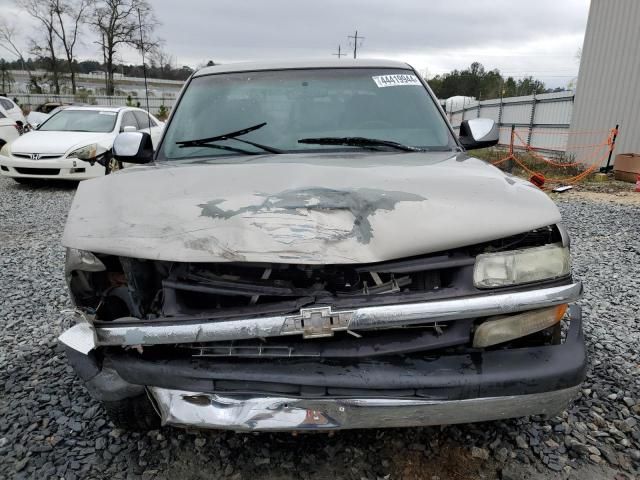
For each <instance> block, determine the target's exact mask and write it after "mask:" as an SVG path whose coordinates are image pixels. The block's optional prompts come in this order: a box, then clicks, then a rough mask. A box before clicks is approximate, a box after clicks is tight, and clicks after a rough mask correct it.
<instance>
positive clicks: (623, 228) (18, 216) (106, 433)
mask: <svg viewBox="0 0 640 480" xmlns="http://www.w3.org/2000/svg"><path fill="white" fill-rule="evenodd" d="M73 193H74V189H73V188H70V187H68V186H67V187H63V186H58V185H56V186H48V187H42V188H29V187H24V186H20V185H17V184H14V182H12V181H10V180H7V179H4V178H0V206H1V208H0V265H1V269H0V291H1V292H2V294H1V296H0V345H2V347H1V348H0V478H36V479H42V478H65V479H75V478H83V479H84V478H109V479H120V478H143V479H152V478H185V479H201V478H233V479H242V478H254V477H258V476H260V477H263V478H275V479H292V478H309V479H325V478H326V479H335V478H350V479H351V478H352V479H357V480H360V479H377V478H381V479H398V478H421V479H428V480H433V479H442V480H444V479H448V478H455V479H467V478H469V479H472V478H488V479H490V478H502V479H519V478H549V479H551V478H561V477H565V478H566V477H568V478H576V479H597V478H608V479H616V480H622V479H627V478H636V475H637V471H638V470H637V469H638V468H639V467H640V428H639V426H638V420H640V383H639V380H638V373H640V359H639V354H638V345H639V343H638V341H639V340H640V314H639V313H638V305H639V304H640V239H639V238H638V233H639V232H640V205H628V204H622V203H611V202H595V201H589V200H585V199H583V198H579V197H574V198H572V197H571V194H570V193H568V194H565V196H561V197H558V198H557V201H558V202H559V204H560V207H561V209H562V211H563V214H564V217H565V221H566V223H567V225H568V227H569V230H570V232H571V234H572V240H573V251H572V253H573V261H574V272H575V275H576V277H578V278H580V279H582V280H583V281H584V283H585V287H586V292H585V297H584V299H583V300H582V302H581V303H582V305H583V307H584V313H585V317H586V325H585V329H586V335H587V342H588V348H589V353H590V358H591V363H592V365H591V368H590V372H589V375H588V378H587V380H586V382H585V384H584V386H583V390H582V393H581V395H580V397H579V398H578V399H577V400H576V402H575V403H574V404H573V405H572V406H571V407H570V408H569V409H568V411H566V412H564V413H563V414H562V415H561V416H558V417H555V418H552V419H550V420H547V421H545V420H542V419H539V418H535V417H534V418H529V419H519V420H513V421H504V422H490V423H484V424H476V425H463V426H450V427H443V428H415V429H397V430H379V431H347V432H340V433H336V434H335V435H333V436H330V435H327V434H308V435H300V436H298V437H294V436H292V435H289V434H269V435H267V434H260V435H250V434H233V433H228V432H222V433H217V432H197V431H185V430H179V429H175V428H163V429H162V430H157V431H153V432H149V433H148V434H136V433H127V432H123V431H121V430H118V429H115V428H114V427H113V426H112V425H111V424H110V423H109V421H108V419H107V418H106V417H105V415H104V412H103V411H102V409H101V408H100V406H99V405H98V404H97V403H96V402H94V401H93V400H92V399H91V398H90V397H89V395H88V394H87V392H86V391H85V390H84V388H83V386H82V385H81V383H80V382H79V381H78V380H77V379H76V377H75V376H74V374H73V372H72V370H71V369H70V368H69V367H67V366H66V363H65V358H64V354H63V353H62V352H61V350H60V348H59V347H58V345H57V342H56V337H57V335H58V334H59V333H60V331H61V330H62V328H63V324H64V323H65V319H64V315H63V314H61V313H60V312H61V310H63V309H65V308H68V307H69V301H68V298H67V294H66V291H65V286H64V281H63V276H62V265H63V249H62V247H61V246H60V235H61V232H62V228H63V225H64V221H65V216H66V212H67V210H68V208H69V205H70V202H71V199H72V197H73ZM639 195H640V194H639Z"/></svg>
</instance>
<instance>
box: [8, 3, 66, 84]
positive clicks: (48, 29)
mask: <svg viewBox="0 0 640 480" xmlns="http://www.w3.org/2000/svg"><path fill="white" fill-rule="evenodd" d="M16 3H17V4H18V5H19V6H20V7H22V8H23V9H24V10H25V11H26V12H27V13H28V14H29V15H31V16H32V17H33V18H35V19H36V20H38V22H40V24H42V26H43V27H44V30H43V32H42V33H43V35H44V40H45V43H46V48H42V47H40V39H39V38H34V39H32V44H33V47H32V51H33V52H34V53H35V54H37V55H42V53H43V52H45V51H46V52H47V55H46V56H47V58H48V59H49V70H50V72H51V82H52V83H53V87H54V89H55V92H56V94H59V93H60V72H59V71H58V59H57V57H56V44H57V41H56V38H57V36H56V34H55V33H54V31H55V27H54V22H55V8H54V1H53V0H18V1H17V2H16Z"/></svg>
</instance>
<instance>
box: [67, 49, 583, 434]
mask: <svg viewBox="0 0 640 480" xmlns="http://www.w3.org/2000/svg"><path fill="white" fill-rule="evenodd" d="M497 141H498V128H497V126H496V125H495V124H494V123H493V121H492V120H487V119H473V120H467V121H465V122H463V123H462V125H461V127H460V134H459V135H456V134H455V133H454V130H453V129H452V127H451V125H450V124H449V123H448V121H447V119H446V116H445V114H444V112H443V111H442V109H441V108H440V106H439V104H438V102H437V100H436V98H435V97H434V95H433V93H432V92H431V90H430V89H429V87H428V86H427V85H426V83H425V82H424V81H423V80H422V79H421V78H420V76H419V75H418V74H417V73H416V71H415V70H413V69H412V68H411V67H409V66H408V65H406V64H402V63H397V62H388V61H373V60H362V61H347V60H339V61H332V62H297V63H272V64H259V63H253V64H236V65H233V64H229V65H222V66H214V67H208V68H204V69H202V70H200V71H198V72H196V73H195V74H194V75H193V76H192V77H191V78H190V79H189V81H188V82H187V84H186V86H185V87H184V89H183V91H182V93H181V95H180V98H179V100H178V103H177V105H176V107H175V109H174V111H173V112H172V115H171V118H170V119H169V122H168V125H167V127H166V129H165V131H164V133H163V138H162V140H161V143H160V145H159V146H158V148H157V150H156V151H153V147H152V146H151V141H150V138H149V136H148V135H147V134H146V133H142V132H125V133H122V134H120V135H119V136H118V137H117V139H116V140H115V143H114V146H113V155H114V156H115V157H116V159H117V160H119V161H121V162H124V163H129V164H140V165H136V166H132V167H130V168H126V169H124V170H121V171H119V172H117V173H115V174H112V175H108V176H105V177H102V178H97V179H93V180H90V181H86V182H83V183H81V184H80V186H79V188H78V191H77V194H76V196H75V199H74V201H73V205H72V207H71V210H70V212H69V216H68V221H67V225H66V229H65V232H64V238H63V243H64V245H65V246H66V247H67V259H66V278H67V281H68V285H69V290H70V294H71V297H72V300H73V302H74V306H75V311H76V324H75V326H73V327H72V328H70V329H69V330H67V331H66V332H64V333H63V334H62V335H61V336H60V340H61V342H62V343H63V344H64V346H65V350H66V353H67V357H68V360H69V362H70V364H71V365H72V366H73V368H74V369H75V371H76V372H77V374H78V375H79V376H80V377H81V378H82V379H83V381H84V383H85V384H86V387H87V389H88V390H89V392H90V393H91V394H92V395H93V397H95V398H96V399H97V400H100V401H101V402H102V403H103V404H104V406H105V408H106V410H107V411H108V413H109V414H110V415H111V417H112V419H113V420H114V422H116V423H117V424H118V425H121V426H124V427H135V428H144V427H153V426H154V425H156V424H159V423H160V422H161V423H162V424H169V425H178V426H192V427H203V428H216V429H231V430H237V431H268V430H276V431H277V430H284V431H286V430H290V431H302V430H334V429H344V428H366V427H375V428H378V427H399V426H418V425H439V424H452V423H464V422H477V421H485V420H492V419H503V418H508V417H517V416H525V415H530V414H547V415H549V414H555V413H557V412H559V411H561V410H562V409H564V408H565V407H566V406H567V404H568V402H569V401H570V400H571V398H572V397H573V396H574V394H575V393H576V391H577V389H578V388H579V385H580V383H581V381H582V379H583V377H584V371H585V364H586V355H585V347H584V341H583V335H582V326H581V313H580V309H579V307H578V306H575V305H572V306H569V304H571V303H572V302H574V301H575V300H577V299H578V298H579V297H580V295H581V292H582V286H581V284H580V283H579V282H576V281H574V280H573V279H572V276H571V269H570V256H569V238H568V236H567V232H566V230H565V228H564V227H563V225H562V223H561V218H560V213H559V212H558V209H557V208H556V206H555V204H554V203H553V202H552V201H551V200H550V199H549V198H548V197H547V196H546V195H545V194H544V193H543V192H541V191H540V190H539V189H538V188H536V187H535V186H534V185H532V184H530V183H529V182H526V181H524V180H521V179H518V178H515V177H513V176H510V175H508V174H505V173H503V172H502V171H500V170H499V169H497V168H495V167H493V166H491V165H489V164H488V163H486V162H484V161H482V160H479V159H476V158H474V157H472V156H470V155H469V154H468V153H466V152H467V150H472V149H474V148H480V147H485V146H490V145H494V144H496V143H497ZM93 154H94V155H98V156H99V155H101V152H93ZM84 160H87V161H94V160H95V157H93V158H89V157H87V158H84Z"/></svg>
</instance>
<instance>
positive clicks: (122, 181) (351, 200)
mask: <svg viewBox="0 0 640 480" xmlns="http://www.w3.org/2000/svg"><path fill="white" fill-rule="evenodd" d="M218 161H219V160H218ZM559 221H560V213H559V211H558V209H557V207H556V206H555V204H554V203H553V202H552V201H551V200H550V199H549V198H548V197H547V195H545V194H544V193H543V192H541V191H540V190H539V189H537V188H536V187H534V186H533V185H532V184H530V183H528V182H526V181H523V180H520V179H518V178H515V177H512V176H509V175H506V174H504V173H503V172H501V171H500V170H499V169H497V168H495V167H493V166H491V165H489V164H487V163H486V162H484V161H481V160H478V159H475V158H472V157H468V156H467V155H466V154H455V153H452V152H437V153H435V152H434V153H398V154H395V153H390V154H386V153H374V154H371V153H362V154H359V153H350V154H342V155H335V154H334V155H327V154H295V155H294V154H289V155H273V156H255V157H248V158H247V159H246V160H245V161H242V160H238V161H237V163H223V164H221V163H213V162H211V163H206V162H198V163H187V164H185V163H182V164H181V163H177V162H176V163H175V164H171V165H170V166H169V165H168V164H160V165H152V166H144V167H134V168H128V169H125V170H123V171H121V172H118V173H117V174H114V175H108V176H106V177H101V178H96V179H93V180H89V181H85V182H82V183H81V184H80V186H79V188H78V191H77V193H76V196H75V199H74V201H73V205H72V206H71V210H70V212H69V217H68V220H67V225H66V228H65V231H64V236H63V244H64V245H65V246H67V247H73V248H79V249H83V250H88V251H92V252H100V253H107V254H113V255H122V256H130V257H137V258H147V259H159V260H171V261H194V262H226V261H239V262H275V263H307V264H338V263H370V262H378V261H385V260H390V259H395V258H402V257H408V256H413V255H419V254H425V253H431V252H437V251H442V250H446V249H449V248H454V247H461V246H465V245H471V244H475V243H479V242H483V241H488V240H493V239H496V238H501V237H505V236H509V235H514V234H517V233H522V232H525V231H528V230H530V229H533V228H537V227H542V226H546V225H552V224H555V223H557V222H559Z"/></svg>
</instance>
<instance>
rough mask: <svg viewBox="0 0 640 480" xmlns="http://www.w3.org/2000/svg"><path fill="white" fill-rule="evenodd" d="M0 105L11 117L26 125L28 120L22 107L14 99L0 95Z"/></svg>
mask: <svg viewBox="0 0 640 480" xmlns="http://www.w3.org/2000/svg"><path fill="white" fill-rule="evenodd" d="M0 107H1V108H2V110H3V111H4V113H5V114H6V115H7V116H8V117H9V118H13V120H14V121H16V122H21V124H22V125H26V123H27V121H26V119H25V118H24V114H23V113H22V109H21V108H20V107H19V106H18V105H17V104H16V103H15V102H14V101H13V100H11V99H9V98H7V97H0Z"/></svg>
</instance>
